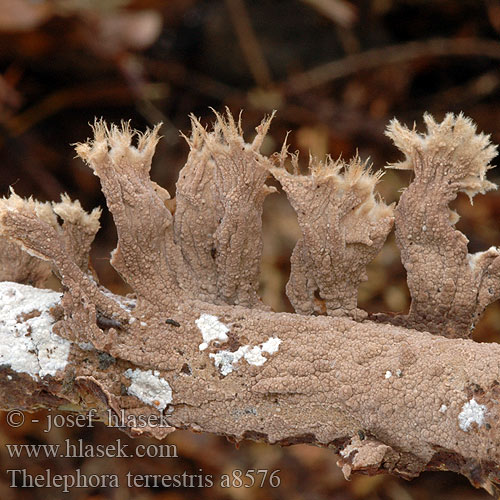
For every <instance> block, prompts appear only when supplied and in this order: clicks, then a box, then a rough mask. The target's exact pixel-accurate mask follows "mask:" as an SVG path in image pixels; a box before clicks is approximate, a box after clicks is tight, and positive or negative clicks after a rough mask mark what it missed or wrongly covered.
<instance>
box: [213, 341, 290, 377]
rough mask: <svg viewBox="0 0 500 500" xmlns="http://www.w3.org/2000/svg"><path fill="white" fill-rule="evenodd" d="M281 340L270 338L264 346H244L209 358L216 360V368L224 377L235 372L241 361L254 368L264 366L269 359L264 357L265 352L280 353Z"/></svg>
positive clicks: (220, 352)
mask: <svg viewBox="0 0 500 500" xmlns="http://www.w3.org/2000/svg"><path fill="white" fill-rule="evenodd" d="M280 344H281V339H279V338H278V337H270V338H269V339H268V340H266V341H265V342H263V343H262V344H259V345H256V346H254V347H251V346H249V345H243V346H241V347H239V348H238V350H237V351H234V352H231V351H219V352H217V353H215V354H210V355H209V356H210V357H211V358H212V359H213V360H214V364H215V366H216V368H218V369H219V371H220V373H221V375H223V376H224V377H225V376H226V375H228V374H229V373H231V372H232V371H233V370H234V367H235V365H236V363H238V361H240V359H242V358H243V359H245V361H246V362H247V363H248V364H250V365H254V366H262V365H263V364H264V363H265V362H266V361H267V359H268V358H266V357H265V356H263V355H262V353H263V352H266V353H268V354H274V353H276V352H277V351H278V349H279V345H280Z"/></svg>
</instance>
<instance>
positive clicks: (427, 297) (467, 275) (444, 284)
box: [387, 114, 500, 337]
mask: <svg viewBox="0 0 500 500" xmlns="http://www.w3.org/2000/svg"><path fill="white" fill-rule="evenodd" d="M424 121H425V124H426V126H427V132H426V133H424V134H421V133H419V132H417V131H416V130H415V128H414V129H413V130H410V129H408V128H407V127H405V126H403V125H401V124H400V123H399V122H398V121H397V120H393V121H392V122H391V123H390V125H389V127H388V129H387V135H388V136H389V137H390V138H391V139H392V140H393V141H394V144H395V145H396V146H397V147H398V148H399V149H400V150H401V151H402V152H403V153H404V155H405V159H404V160H403V161H401V162H399V163H395V164H392V165H389V166H390V167H391V168H397V169H407V170H412V171H413V172H414V179H413V180H412V182H411V184H410V185H409V186H408V188H407V189H406V190H405V191H404V192H403V193H402V195H401V198H400V200H399V203H398V206H397V208H396V214H395V215H396V221H395V225H396V239H397V243H398V246H399V248H400V249H401V258H402V261H403V264H404V266H405V268H406V272H407V275H408V287H409V289H410V294H411V299H412V301H411V308H410V312H409V315H408V316H407V317H406V318H405V320H404V324H405V326H408V327H409V328H416V329H417V330H424V331H428V332H432V333H436V334H438V335H445V336H447V337H470V335H471V334H472V331H473V329H474V324H475V323H476V322H477V321H478V319H479V317H480V316H481V314H482V312H483V311H484V309H485V307H486V306H487V305H488V304H490V303H491V302H493V301H495V300H497V299H498V298H499V297H500V254H499V252H498V249H497V248H495V247H492V248H490V249H489V250H486V251H484V252H478V253H475V254H469V253H468V250H467V243H468V240H467V238H466V237H465V236H464V235H463V234H462V233H461V232H460V231H458V230H457V229H456V228H455V223H456V222H457V221H458V215H457V213H456V212H454V211H452V210H451V209H450V208H449V207H448V205H449V204H450V202H451V201H453V200H454V199H455V198H456V196H457V194H458V193H459V192H460V191H461V192H464V193H466V194H467V195H468V196H469V197H470V201H471V203H472V198H473V197H474V196H475V195H476V194H478V193H485V192H486V191H489V190H491V189H496V185H495V184H493V183H492V182H490V181H488V180H487V179H486V172H487V171H488V169H490V168H491V167H492V165H491V164H490V161H491V160H492V159H493V158H494V157H495V156H496V154H497V148H496V146H493V145H492V144H491V143H490V138H489V136H486V135H484V134H477V133H476V126H475V125H474V124H473V123H472V121H471V120H470V119H468V118H466V117H464V116H463V115H461V114H460V115H458V116H455V115H453V114H447V115H446V117H445V119H444V120H443V121H442V122H441V123H437V122H436V121H435V120H434V118H432V116H431V115H429V114H426V115H424Z"/></svg>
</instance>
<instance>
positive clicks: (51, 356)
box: [0, 281, 71, 380]
mask: <svg viewBox="0 0 500 500" xmlns="http://www.w3.org/2000/svg"><path fill="white" fill-rule="evenodd" d="M61 295H62V294H60V293H58V292H54V291H52V290H42V289H39V288H33V287H31V286H27V285H21V284H19V283H12V282H10V281H4V282H1V283H0V364H2V365H9V366H10V367H11V368H12V369H13V370H15V371H17V372H23V373H28V374H29V375H31V377H33V378H34V379H35V380H36V379H38V378H39V377H44V376H45V375H55V374H56V372H57V371H58V370H64V368H65V367H66V365H67V363H68V356H69V351H70V347H71V342H69V341H68V340H66V339H63V338H61V337H59V336H58V335H56V334H55V333H53V332H52V326H53V324H54V318H53V317H52V316H51V314H50V313H49V309H50V308H51V307H52V306H54V305H55V304H57V303H58V302H59V301H60V300H61Z"/></svg>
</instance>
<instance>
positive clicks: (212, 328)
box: [195, 314, 229, 351]
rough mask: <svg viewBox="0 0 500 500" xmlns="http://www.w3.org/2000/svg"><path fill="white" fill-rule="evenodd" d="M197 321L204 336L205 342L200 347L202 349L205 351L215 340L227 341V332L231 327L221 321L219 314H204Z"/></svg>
mask: <svg viewBox="0 0 500 500" xmlns="http://www.w3.org/2000/svg"><path fill="white" fill-rule="evenodd" d="M195 323H196V326H197V327H198V328H199V329H200V331H201V335H202V336H203V342H202V343H201V344H200V347H199V349H200V351H204V350H205V349H206V348H207V347H208V345H209V344H210V342H212V341H213V340H217V341H219V342H226V341H227V340H228V337H227V332H229V328H228V327H227V326H226V325H225V324H224V323H222V322H220V321H219V318H218V317H217V316H213V315H212V314H202V315H201V316H200V317H199V318H198V319H197V320H196V321H195Z"/></svg>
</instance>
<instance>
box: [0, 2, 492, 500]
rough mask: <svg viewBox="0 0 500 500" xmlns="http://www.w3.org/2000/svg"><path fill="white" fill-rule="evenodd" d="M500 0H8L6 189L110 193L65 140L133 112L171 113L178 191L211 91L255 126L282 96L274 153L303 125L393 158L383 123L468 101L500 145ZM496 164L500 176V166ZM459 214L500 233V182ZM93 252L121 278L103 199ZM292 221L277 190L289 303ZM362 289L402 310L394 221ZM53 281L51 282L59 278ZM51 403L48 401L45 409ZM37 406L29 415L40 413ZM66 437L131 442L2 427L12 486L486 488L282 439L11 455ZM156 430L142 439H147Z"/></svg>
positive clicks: (308, 132) (469, 110) (3, 49)
mask: <svg viewBox="0 0 500 500" xmlns="http://www.w3.org/2000/svg"><path fill="white" fill-rule="evenodd" d="M499 63H500V1H496V0H485V1H480V0H469V1H467V0H463V1H454V0H435V1H430V0H405V1H395V0H365V1H357V2H356V1H347V0H213V1H209V0H206V1H203V0H168V1H160V0H130V1H129V0H53V1H48V0H0V194H1V195H6V194H7V193H8V186H10V185H12V186H13V187H14V189H15V190H16V192H17V193H18V194H20V195H22V196H29V195H33V196H35V197H36V198H38V199H41V200H57V199H58V198H59V194H60V193H61V192H67V193H68V194H69V195H70V196H71V197H72V198H78V199H80V200H81V202H82V204H83V206H84V207H85V208H86V209H91V208H92V207H94V206H96V205H101V206H104V204H105V203H104V199H103V197H102V195H101V193H100V189H99V183H98V180H97V178H96V177H94V176H93V175H92V174H91V172H90V170H89V169H87V168H86V167H85V166H84V165H83V164H82V162H81V161H80V160H78V159H75V158H74V151H73V148H72V147H71V145H70V144H71V143H74V142H77V141H83V140H85V139H86V138H87V137H88V136H89V135H90V133H91V132H90V128H89V126H88V123H89V122H93V120H94V117H96V116H97V117H101V116H102V117H104V118H105V119H106V120H109V121H114V122H118V121H120V120H122V119H125V120H128V119H130V120H131V123H132V125H133V126H134V127H136V128H139V129H141V130H142V129H144V128H145V127H147V126H151V125H152V124H154V123H156V122H158V121H162V122H163V123H164V125H163V129H162V134H163V135H164V138H163V140H162V141H161V143H160V145H159V146H158V149H157V154H156V156H155V160H154V165H153V168H152V178H153V179H154V180H155V181H157V182H158V183H159V184H161V185H163V186H164V187H166V188H167V189H168V190H169V191H170V192H171V193H172V194H173V193H174V185H175V180H176V177H177V173H178V171H179V169H180V168H181V167H182V165H183V161H184V160H185V158H186V155H187V145H186V144H185V141H184V140H183V139H182V138H181V137H180V135H179V130H181V131H183V132H185V133H188V132H189V119H188V115H189V114H190V113H194V114H195V115H196V116H199V117H200V118H201V120H202V122H203V123H210V122H211V121H212V120H213V114H212V112H211V111H210V109H209V108H210V107H213V108H214V109H216V110H219V111H220V110H223V109H224V107H225V106H228V107H229V108H230V109H231V110H232V111H233V112H234V113H238V112H239V111H240V110H241V109H243V110H244V113H243V127H244V130H245V133H246V134H247V137H248V139H251V138H252V134H253V131H254V127H255V126H256V125H257V124H258V123H259V122H260V120H261V119H262V117H263V115H265V114H268V113H270V112H271V111H272V110H273V109H276V110H277V111H278V112H277V115H276V118H275V119H274V121H273V124H272V127H271V132H270V135H269V137H268V139H267V140H266V142H265V143H264V148H263V149H264V152H265V153H266V154H270V153H272V152H273V151H274V150H276V149H279V148H280V146H281V144H282V142H283V140H284V138H285V135H286V133H287V131H291V134H290V137H289V142H290V143H291V148H290V149H291V150H292V151H293V150H295V149H300V150H301V151H302V158H303V160H305V159H307V156H308V152H309V151H310V152H312V153H313V154H315V155H317V156H320V157H321V156H323V155H325V154H326V153H331V154H332V156H333V157H338V156H339V155H340V154H341V153H342V155H343V157H345V158H348V157H350V156H352V155H353V154H355V153H356V151H359V154H360V155H361V157H363V158H367V157H370V158H371V160H372V161H373V163H374V168H383V166H384V165H385V164H386V163H388V162H391V161H394V160H396V159H397V158H398V152H397V151H396V150H395V148H394V147H393V146H392V145H391V143H390V141H389V140H388V139H387V138H385V136H384V135H383V132H384V128H385V126H386V125H387V123H388V121H389V120H390V119H391V118H392V117H394V116H396V117H398V119H400V121H403V122H405V123H407V124H412V123H413V122H414V121H416V122H417V124H421V117H422V114H423V112H424V111H430V112H431V113H433V114H434V116H435V117H436V118H438V119H441V118H442V117H443V115H444V113H445V112H447V111H453V112H459V111H463V112H464V113H465V114H466V115H468V116H470V117H471V118H473V119H474V121H476V122H477V124H478V128H479V130H482V131H485V132H487V133H491V134H492V140H493V142H495V143H500V67H499ZM489 177H490V179H491V180H493V181H496V182H499V181H500V175H499V174H498V173H496V172H495V170H493V171H491V172H490V174H489ZM409 180H410V175H409V174H408V173H400V172H394V171H388V172H387V174H386V175H385V177H384V178H383V180H382V182H381V184H380V186H379V191H380V192H381V194H382V195H383V196H384V198H385V199H386V200H387V201H389V202H391V201H394V200H397V198H398V191H399V190H400V189H401V188H402V187H404V186H405V185H407V183H408V182H409ZM454 203H455V208H456V209H457V210H458V212H459V213H460V215H461V216H462V218H461V220H460V222H459V223H458V227H459V228H460V229H461V230H462V231H464V232H465V234H466V235H467V236H468V238H469V239H470V245H469V247H470V251H471V252H476V251H479V250H484V249H486V248H488V247H489V246H491V245H495V244H499V243H500V218H499V217H498V215H499V214H500V196H499V195H498V194H497V193H490V194H488V195H487V196H478V197H477V198H476V199H475V201H474V207H471V205H470V204H469V201H468V199H467V198H466V197H465V196H459V197H458V198H457V200H456V202H454ZM102 226H103V229H102V230H101V231H100V233H99V234H98V237H97V239H96V244H95V247H94V250H93V263H94V266H95V267H96V269H97V271H98V273H99V275H100V278H101V281H102V282H103V283H104V284H106V285H107V286H109V287H110V288H111V289H112V290H113V291H116V292H126V291H127V289H126V287H125V286H124V285H123V283H121V282H120V279H119V277H118V276H117V274H116V273H115V272H114V271H113V270H112V269H111V267H110V266H109V264H108V256H109V252H110V250H112V249H113V248H114V246H115V244H116V234H115V231H114V228H113V225H112V222H111V218H110V216H109V213H107V212H106V211H105V212H104V214H103V217H102ZM297 237H298V228H297V223H296V219H295V215H294V213H293V211H292V209H291V208H290V207H289V205H288V203H287V202H286V199H285V197H284V196H283V195H282V194H280V195H273V196H270V197H269V198H268V199H267V201H266V205H265V213H264V257H263V266H262V296H263V299H264V301H265V302H267V303H268V304H270V305H272V306H273V308H275V309H276V310H288V311H289V310H290V304H289V303H288V301H287V299H286V297H285V295H284V285H285V283H286V280H287V277H288V272H289V257H290V254H291V251H292V248H293V245H294V244H295V241H296V239H297ZM369 278H370V279H369V281H368V282H367V283H365V284H364V285H363V286H362V288H361V290H360V296H359V300H360V305H361V307H363V308H365V309H367V310H369V311H404V310H406V309H407V308H408V292H407V289H406V284H405V281H404V279H405V277H404V270H403V268H402V266H401V264H400V262H399V253H398V250H397V248H396V246H395V244H394V237H393V236H391V237H390V238H389V241H388V243H387V245H386V246H385V248H384V249H383V251H382V252H381V254H380V255H379V256H378V257H377V259H376V261H375V262H374V263H373V264H372V265H371V266H370V269H369ZM54 287H57V283H56V282H54ZM475 339H476V340H478V341H486V342H492V341H499V340H500V308H499V307H498V304H496V305H493V306H490V308H489V309H488V311H487V314H486V315H485V317H484V318H483V319H482V321H481V323H480V324H479V326H478V327H477V330H476V332H475ZM44 415H45V414H44V413H43V412H42V413H40V414H39V415H37V416H36V417H37V418H39V419H40V420H42V421H43V419H44ZM33 418H35V417H33ZM66 437H70V438H71V439H72V440H77V439H80V438H82V439H84V440H85V442H92V443H95V444H98V443H106V442H113V441H114V440H116V439H118V438H121V439H122V440H123V441H124V442H127V443H130V446H131V447H133V446H135V444H137V442H133V441H130V440H128V439H127V438H126V437H125V436H124V435H122V434H121V433H119V432H118V431H116V430H113V429H106V428H105V427H104V426H102V425H100V426H98V427H96V428H93V429H84V430H67V429H66V430H57V431H56V432H52V433H51V434H46V433H44V432H43V426H42V425H41V424H30V423H27V424H25V425H24V426H22V427H21V428H19V429H12V428H10V427H8V426H7V425H6V423H5V421H4V419H3V420H2V425H1V427H0V440H1V445H2V446H1V447H0V465H1V467H0V468H1V469H2V473H1V474H0V498H2V499H7V500H8V499H17V498H26V499H28V498H29V499H31V498H33V499H52V498H67V499H71V500H73V499H90V498H92V499H94V500H97V499H101V498H113V499H153V498H155V499H162V500H163V499H165V500H166V499H168V500H177V499H187V498H200V499H204V498H207V499H208V498H220V499H237V500H240V499H241V500H251V499H289V500H294V499H307V500H323V499H330V498H331V499H339V500H340V499H342V500H343V499H346V500H350V499H397V500H400V499H401V500H407V499H408V500H410V499H434V498H439V499H441V498H442V499H452V498H460V499H462V498H463V499H468V498H488V496H487V494H486V493H484V492H481V491H476V490H474V489H473V488H472V487H471V486H469V484H468V482H467V481H466V480H465V479H462V478H460V477H459V476H456V475H454V474H452V473H427V474H423V475H422V477H421V478H419V479H416V480H414V481H412V482H411V483H408V482H405V481H402V480H398V479H395V478H391V477H384V476H377V477H372V478H370V477H363V476H358V477H355V478H354V479H353V480H352V481H351V482H345V481H344V479H343V477H342V474H341V472H340V471H339V470H338V469H337V467H336V465H335V461H336V458H335V456H334V455H333V454H332V453H331V452H330V451H328V450H323V449H319V448H314V447H308V446H305V445H300V446H292V447H289V448H279V447H273V446H266V445H262V444H257V443H252V442H245V443H242V444H241V446H240V447H239V449H236V448H235V446H234V444H231V443H229V442H227V441H226V440H225V439H223V438H218V437H215V436H209V435H196V434H193V433H188V432H176V433H175V434H173V435H172V436H170V437H169V438H168V442H170V443H175V444H176V445H177V447H178V453H179V458H175V459H174V458H170V459H141V460H137V459H135V460H133V459H130V460H128V459H104V458H94V459H71V458H56V459H50V460H49V459H41V458H39V459H33V458H32V459H26V458H24V459H21V458H18V459H15V460H14V459H9V458H8V456H7V453H6V449H5V446H4V445H5V444H6V443H41V444H43V443H58V442H63V440H64V439H65V438H66ZM141 441H144V440H141ZM9 468H16V469H18V468H27V469H28V471H29V472H30V473H40V472H41V471H43V470H45V469H47V468H50V469H51V471H52V472H53V473H54V474H56V473H60V474H67V473H71V472H73V471H74V470H75V469H76V468H80V469H81V470H82V472H85V473H87V474H91V473H101V474H102V473H106V472H107V473H113V472H114V473H119V474H124V473H125V472H127V471H129V470H130V471H133V472H134V473H142V474H175V473H182V472H183V471H187V472H188V473H190V474H198V473H200V472H199V471H200V470H202V472H203V473H205V474H212V475H213V476H214V477H218V476H220V475H221V474H223V473H226V472H231V471H232V470H235V469H240V470H243V471H246V470H249V469H268V470H269V471H272V470H276V469H280V471H281V472H280V473H279V476H280V478H281V485H280V487H279V488H276V489H273V488H270V487H269V486H266V487H264V488H258V487H252V488H244V487H242V488H231V489H221V488H216V487H214V488H206V489H190V488H184V489H183V488H172V489H144V488H141V489H135V490H128V489H126V488H119V489H108V490H104V489H101V490H99V489H74V490H72V491H71V492H70V493H68V494H65V495H63V494H62V493H60V492H58V491H57V490H48V489H44V488H40V489H25V490H22V489H20V488H17V489H12V488H9V482H10V478H9V476H8V475H7V474H6V473H5V470H6V469H9Z"/></svg>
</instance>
